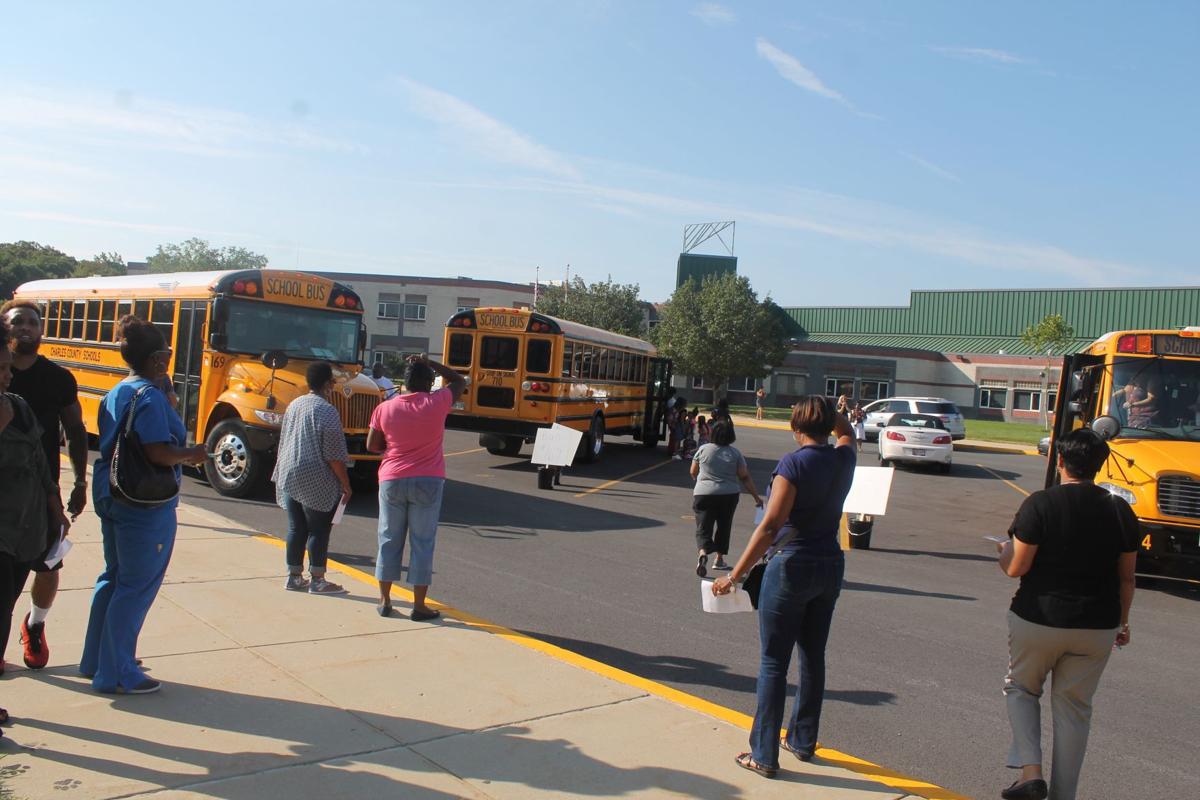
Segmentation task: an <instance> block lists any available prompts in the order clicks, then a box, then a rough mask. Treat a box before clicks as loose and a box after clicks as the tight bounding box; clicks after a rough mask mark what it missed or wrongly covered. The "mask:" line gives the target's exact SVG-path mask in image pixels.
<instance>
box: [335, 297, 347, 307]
mask: <svg viewBox="0 0 1200 800" xmlns="http://www.w3.org/2000/svg"><path fill="white" fill-rule="evenodd" d="M333 304H334V305H335V306H337V307H338V308H345V307H346V295H344V294H339V295H338V296H337V297H335V298H333Z"/></svg>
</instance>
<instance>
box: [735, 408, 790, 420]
mask: <svg viewBox="0 0 1200 800" xmlns="http://www.w3.org/2000/svg"><path fill="white" fill-rule="evenodd" d="M729 413H730V414H740V415H742V416H746V417H753V416H754V413H755V408H754V406H734V405H731V406H730V407H729ZM763 418H764V419H781V420H783V421H784V422H787V421H789V420H791V418H792V410H791V409H790V408H771V407H770V406H767V407H765V408H764V409H763Z"/></svg>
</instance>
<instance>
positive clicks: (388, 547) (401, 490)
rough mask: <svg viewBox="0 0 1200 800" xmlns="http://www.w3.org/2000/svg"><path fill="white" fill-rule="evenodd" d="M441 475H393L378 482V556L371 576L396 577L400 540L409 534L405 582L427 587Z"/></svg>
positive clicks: (439, 510) (401, 552) (401, 551)
mask: <svg viewBox="0 0 1200 800" xmlns="http://www.w3.org/2000/svg"><path fill="white" fill-rule="evenodd" d="M445 485H446V481H445V479H444V478H397V479H396V480H391V481H380V483H379V556H378V557H377V558H376V559H375V578H376V580H381V581H391V582H393V583H394V582H396V581H398V580H400V579H401V578H400V574H401V559H402V558H403V556H404V542H405V540H406V539H407V538H408V537H409V536H411V537H412V544H411V545H410V549H409V554H408V583H409V585H410V586H428V585H429V583H430V581H432V580H433V545H434V541H435V540H436V539H437V526H438V517H439V516H440V515H441V513H442V489H443V488H445Z"/></svg>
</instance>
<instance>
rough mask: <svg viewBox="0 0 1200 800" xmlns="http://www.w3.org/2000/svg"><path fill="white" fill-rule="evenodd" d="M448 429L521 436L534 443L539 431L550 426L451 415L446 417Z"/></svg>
mask: <svg viewBox="0 0 1200 800" xmlns="http://www.w3.org/2000/svg"><path fill="white" fill-rule="evenodd" d="M446 427H447V428H448V429H450V430H453V431H471V432H472V433H494V434H496V435H498V436H520V437H521V438H523V439H527V440H529V441H532V440H533V439H534V438H535V437H536V436H537V432H538V430H540V429H541V428H549V427H550V426H549V425H539V424H538V423H536V422H527V421H525V420H521V419H492V418H489V417H472V416H467V415H465V414H451V415H450V416H448V417H446Z"/></svg>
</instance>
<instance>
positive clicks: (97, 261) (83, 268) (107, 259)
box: [71, 253, 129, 278]
mask: <svg viewBox="0 0 1200 800" xmlns="http://www.w3.org/2000/svg"><path fill="white" fill-rule="evenodd" d="M128 274H129V270H128V269H126V267H125V259H124V258H122V257H121V254H120V253H99V254H98V255H94V256H92V257H91V258H89V259H88V260H87V261H80V262H79V265H78V266H77V267H75V271H74V272H72V273H71V275H72V276H73V277H76V278H90V277H93V276H100V277H110V276H113V275H128Z"/></svg>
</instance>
